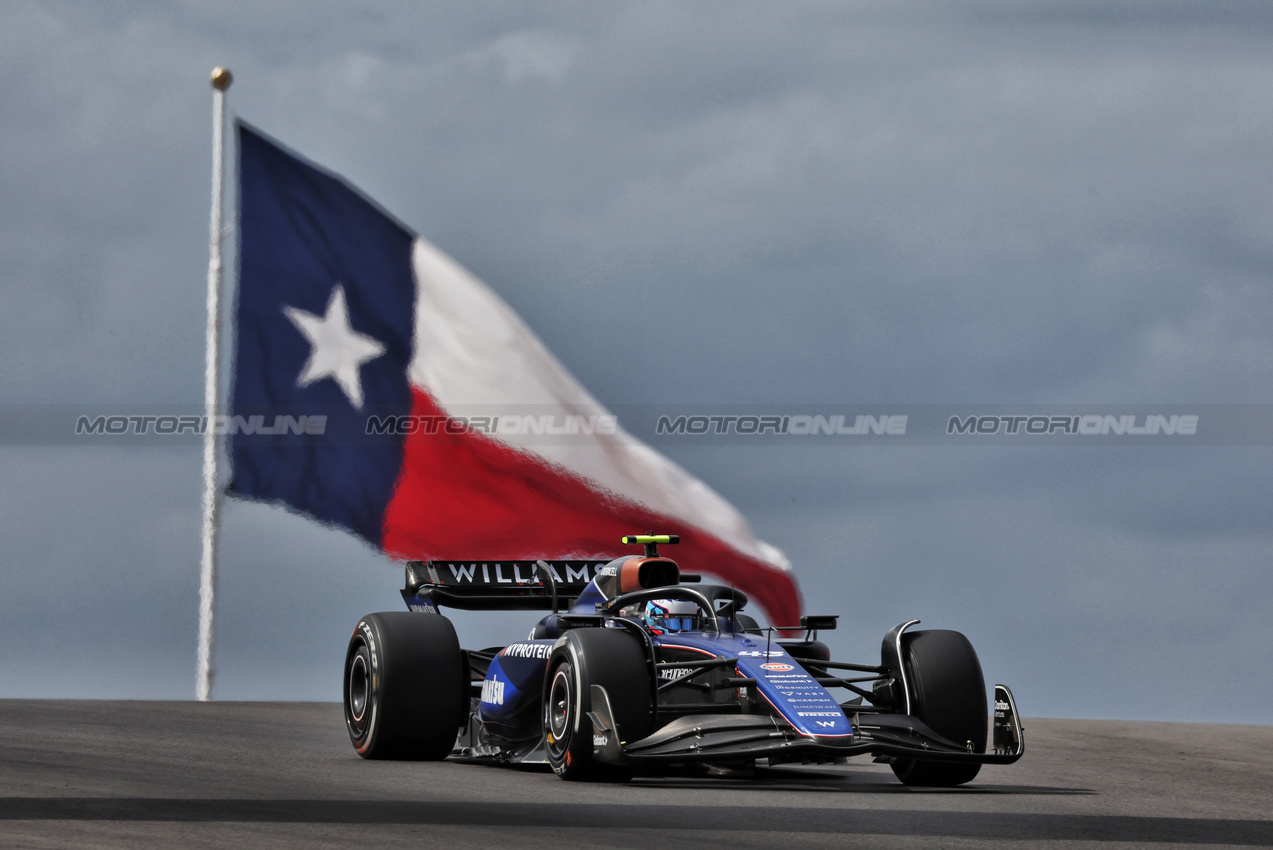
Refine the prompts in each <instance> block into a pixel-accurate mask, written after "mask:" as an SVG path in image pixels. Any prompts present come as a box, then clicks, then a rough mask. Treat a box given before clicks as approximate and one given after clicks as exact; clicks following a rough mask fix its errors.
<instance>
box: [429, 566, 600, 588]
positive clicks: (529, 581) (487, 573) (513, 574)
mask: <svg viewBox="0 0 1273 850" xmlns="http://www.w3.org/2000/svg"><path fill="white" fill-rule="evenodd" d="M545 563H547V564H548V570H549V572H551V573H552V577H553V581H555V582H557V583H558V584H568V585H570V584H587V583H588V582H590V581H592V580H593V579H594V578H595V577H596V576H598V575H600V574H601V567H602V565H603V564H605V563H606V562H605V561H545ZM428 567H429V573H430V578H431V579H433V580H434V581H436V582H437V583H438V584H445V585H461V586H464V585H483V584H495V585H500V584H508V585H530V586H533V587H538V586H540V585H541V583H542V579H540V578H539V577H538V570H537V568H536V566H535V562H534V561H430V562H429V564H428Z"/></svg>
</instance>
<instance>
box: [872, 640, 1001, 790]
mask: <svg viewBox="0 0 1273 850" xmlns="http://www.w3.org/2000/svg"><path fill="white" fill-rule="evenodd" d="M902 641H903V642H902V663H903V664H905V665H906V677H907V682H908V684H909V686H910V687H909V690H910V700H911V714H912V715H913V716H915V717H918V718H919V719H920V720H922V721H924V723H925V724H927V725H928V727H929V728H930V729H932V730H933V731H934V732H936V733H937V734H939V735H941V736H943V737H945V738H949V739H950V740H952V741H954V742H955V743H958V744H964V745H966V746H969V747H971V749H972V751H973V752H977V753H984V752H985V751H986V729H987V725H988V723H989V720H988V716H989V715H988V713H987V706H986V682H985V679H984V678H983V677H982V674H981V662H980V661H978V660H977V653H976V651H974V650H973V648H972V644H971V643H969V641H968V638H966V637H964V636H963V635H962V634H960V633H959V632H952V631H946V630H938V629H932V630H929V631H922V632H911V633H908V634H905V635H903V638H902ZM892 766H893V773H895V774H896V775H897V778H898V779H900V780H902V782H903V783H904V784H906V785H917V786H930V787H945V788H949V787H953V786H955V785H963V784H964V783H965V782H971V781H972V780H973V779H974V778H976V776H977V773H978V772H979V771H980V770H981V765H979V764H958V763H954V764H952V763H949V762H947V763H943V762H925V761H916V760H914V759H899V760H898V761H895V762H893V765H892Z"/></svg>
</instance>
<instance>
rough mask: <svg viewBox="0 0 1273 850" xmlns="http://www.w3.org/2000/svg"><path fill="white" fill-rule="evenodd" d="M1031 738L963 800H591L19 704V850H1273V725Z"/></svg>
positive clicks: (150, 713) (841, 795)
mask: <svg viewBox="0 0 1273 850" xmlns="http://www.w3.org/2000/svg"><path fill="white" fill-rule="evenodd" d="M1025 723H1026V746H1027V749H1026V755H1025V757H1024V758H1023V759H1022V761H1021V762H1019V763H1018V764H1016V765H1014V766H1011V767H987V768H983V770H982V773H981V775H980V776H979V777H978V779H977V780H976V781H975V782H974V783H973V784H971V785H969V786H966V787H964V788H960V789H944V790H921V789H911V788H905V787H904V786H902V785H900V784H898V783H897V782H896V780H894V778H893V775H892V772H891V771H890V770H889V769H888V768H887V767H886V766H884V765H874V764H871V763H870V761H869V760H863V759H856V760H854V761H852V762H851V763H850V764H849V765H847V766H836V767H780V768H773V769H762V770H760V771H758V773H757V775H756V776H755V777H752V778H747V779H719V778H706V777H698V776H688V775H687V776H679V777H670V778H659V779H652V778H651V779H637V780H635V781H633V782H632V783H630V784H627V785H585V784H579V783H568V782H563V781H561V780H559V779H557V778H556V777H555V776H554V775H553V774H552V773H551V772H547V771H545V770H543V769H538V768H534V769H532V768H524V769H509V768H494V767H487V766H482V765H475V764H463V763H456V762H443V763H428V764H426V763H406V762H374V761H364V760H362V759H360V758H358V757H357V756H356V755H355V754H354V751H353V749H352V748H351V747H350V746H349V742H348V738H347V737H346V735H345V730H344V727H343V721H342V719H341V711H340V707H339V706H338V705H332V704H315V703H202V704H200V703H187V702H104V701H103V702H97V701H74V702H73V701H43V700H0V735H2V736H3V737H2V738H0V740H2V742H3V746H2V750H0V752H2V755H0V847H5V848H9V847H76V848H79V847H129V848H133V847H192V848H199V847H251V848H255V847H306V848H311V847H342V848H343V847H368V848H372V847H397V846H413V847H421V846H423V847H428V846H446V847H449V848H461V847H499V846H512V847H518V848H523V847H524V848H534V847H553V848H562V847H594V846H595V847H643V848H644V847H648V848H660V850H661V848H673V847H691V846H692V847H697V848H702V847H705V846H708V847H790V848H805V847H872V848H874V847H925V848H929V847H932V848H936V847H983V846H986V845H987V844H994V846H996V847H1000V846H1003V847H1012V846H1019V847H1052V846H1055V847H1064V848H1079V847H1114V846H1117V847H1120V848H1122V847H1132V846H1146V847H1150V846H1169V845H1178V846H1189V847H1207V846H1214V847H1240V846H1254V847H1269V846H1273V726H1220V725H1200V724H1185V723H1125V722H1111V721H1083V720H1027V721H1025Z"/></svg>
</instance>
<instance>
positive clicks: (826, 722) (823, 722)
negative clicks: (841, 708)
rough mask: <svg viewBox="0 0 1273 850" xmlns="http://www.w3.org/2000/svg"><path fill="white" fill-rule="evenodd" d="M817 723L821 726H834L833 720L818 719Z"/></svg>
mask: <svg viewBox="0 0 1273 850" xmlns="http://www.w3.org/2000/svg"><path fill="white" fill-rule="evenodd" d="M818 725H819V726H823V727H833V726H835V721H834V720H819V721H818Z"/></svg>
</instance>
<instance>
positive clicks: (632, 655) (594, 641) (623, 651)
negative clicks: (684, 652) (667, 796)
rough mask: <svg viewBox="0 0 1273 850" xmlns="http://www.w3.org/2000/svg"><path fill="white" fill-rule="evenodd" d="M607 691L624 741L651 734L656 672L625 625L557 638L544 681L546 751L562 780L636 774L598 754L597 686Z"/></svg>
mask: <svg viewBox="0 0 1273 850" xmlns="http://www.w3.org/2000/svg"><path fill="white" fill-rule="evenodd" d="M593 685H600V686H601V687H603V688H604V689H605V691H606V696H607V697H608V699H609V703H610V709H611V711H612V712H613V718H612V719H613V721H614V723H615V726H616V728H615V729H614V730H611V731H610V732H609V733H608V734H612V735H616V736H618V740H619V742H620V743H624V742H627V741H636V740H639V739H640V738H644V737H645V736H647V735H649V734H650V731H651V730H650V726H651V721H652V718H651V716H650V715H651V709H652V706H653V696H652V693H651V683H650V671H649V667H648V665H647V662H646V657H645V650H644V648H643V647H642V646H641V643H640V642H639V641H638V640H637V638H636V637H635V636H634V635H633V634H632V633H630V632H628V631H626V630H623V629H597V628H585V629H572V630H571V631H568V632H567V633H566V634H565V636H563V637H562V638H561V640H559V641H558V642H557V645H556V647H554V649H553V653H552V656H551V658H550V659H549V661H548V675H547V677H546V678H545V680H544V701H543V730H544V751H545V753H546V754H547V756H548V763H549V764H550V765H551V766H552V769H553V771H554V772H556V774H557V775H558V776H560V777H561V778H562V779H582V780H589V779H590V780H599V781H611V782H614V781H622V780H625V779H628V778H630V777H631V772H630V771H628V770H626V769H624V768H623V767H621V766H616V765H609V764H602V763H600V762H598V761H597V760H596V759H595V758H594V757H593V745H594V741H595V739H594V733H595V732H596V731H598V730H594V728H593V723H592V720H591V718H590V717H589V716H588V713H589V712H590V711H592V710H593V704H592V686H593Z"/></svg>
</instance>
